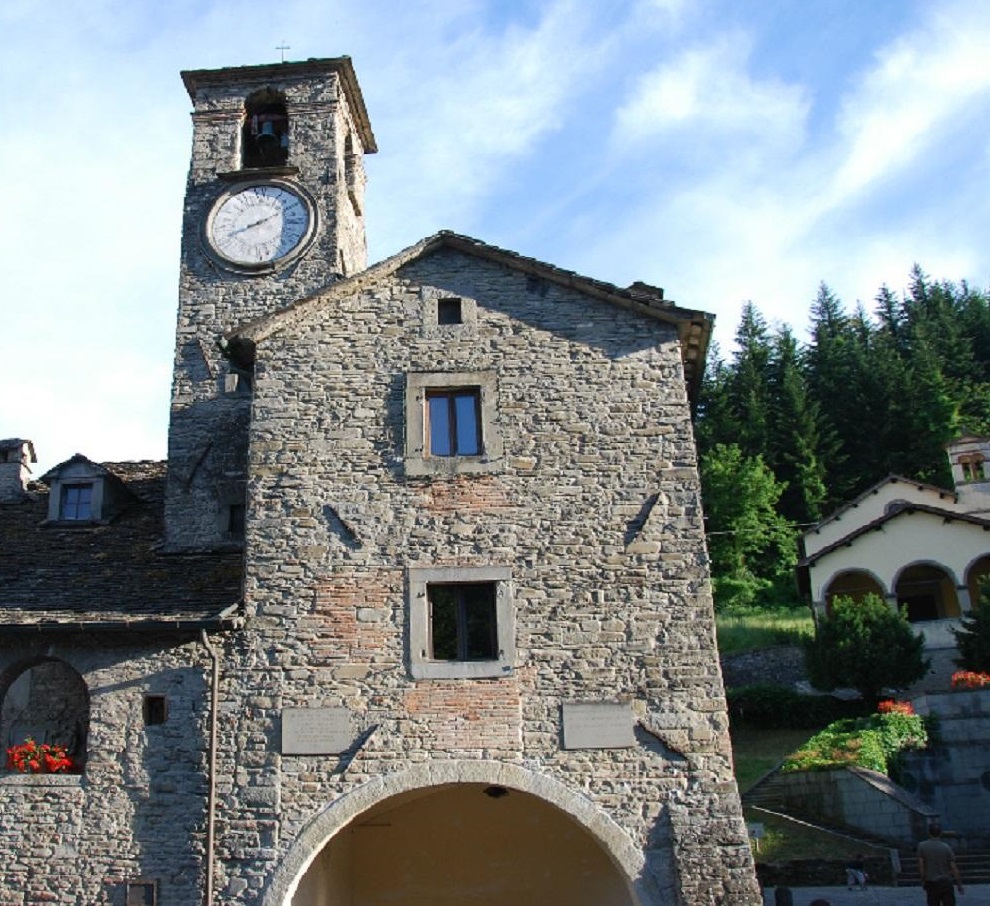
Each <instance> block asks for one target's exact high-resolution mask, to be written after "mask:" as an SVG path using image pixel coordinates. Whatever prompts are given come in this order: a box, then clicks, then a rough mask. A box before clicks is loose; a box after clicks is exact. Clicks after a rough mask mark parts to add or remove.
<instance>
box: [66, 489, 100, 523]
mask: <svg viewBox="0 0 990 906" xmlns="http://www.w3.org/2000/svg"><path fill="white" fill-rule="evenodd" d="M62 518H63V519H73V520H77V519H92V518H93V486H92V485H91V484H67V485H63V487H62Z"/></svg>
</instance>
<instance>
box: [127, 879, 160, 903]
mask: <svg viewBox="0 0 990 906" xmlns="http://www.w3.org/2000/svg"><path fill="white" fill-rule="evenodd" d="M126 903H127V906H158V882H157V881H145V880H139V881H128V882H127V901H126Z"/></svg>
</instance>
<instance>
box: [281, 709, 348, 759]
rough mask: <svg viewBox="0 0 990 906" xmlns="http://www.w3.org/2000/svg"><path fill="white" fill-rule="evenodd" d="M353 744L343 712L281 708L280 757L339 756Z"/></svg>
mask: <svg viewBox="0 0 990 906" xmlns="http://www.w3.org/2000/svg"><path fill="white" fill-rule="evenodd" d="M353 742H354V727H353V725H352V723H351V712H350V711H348V710H347V709H346V708H283V709H282V754H283V755H340V754H341V753H342V752H346V751H347V750H348V749H349V748H350V747H351V745H352V744H353Z"/></svg>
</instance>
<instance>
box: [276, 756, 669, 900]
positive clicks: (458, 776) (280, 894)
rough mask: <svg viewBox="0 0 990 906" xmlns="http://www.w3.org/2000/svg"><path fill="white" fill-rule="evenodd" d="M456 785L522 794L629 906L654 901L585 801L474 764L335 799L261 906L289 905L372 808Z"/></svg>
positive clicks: (628, 842)
mask: <svg viewBox="0 0 990 906" xmlns="http://www.w3.org/2000/svg"><path fill="white" fill-rule="evenodd" d="M458 784H473V785H478V784H483V785H490V786H493V787H503V788H505V789H507V790H509V791H510V792H511V791H513V790H516V791H519V792H522V793H528V794H530V795H531V796H533V797H535V798H537V799H539V800H541V801H542V802H543V803H545V804H547V805H550V806H553V807H555V808H556V809H558V810H560V811H561V812H563V813H564V814H565V815H567V816H568V817H569V818H570V819H571V820H572V821H573V822H575V823H576V824H577V825H578V826H579V827H580V828H582V829H583V830H584V831H585V832H586V833H587V834H588V835H589V836H590V837H591V838H592V839H593V840H594V841H595V842H596V843H597V844H598V846H599V847H600V848H601V850H602V852H603V853H604V854H605V855H606V856H607V857H608V860H609V861H610V862H611V864H612V866H613V867H614V868H615V870H616V871H617V872H618V873H619V875H620V876H621V877H622V879H623V881H624V884H625V887H626V889H627V892H628V894H629V901H630V902H631V903H633V904H640V903H642V904H647V903H655V902H657V901H658V900H657V897H656V887H655V884H654V883H653V881H652V879H651V878H650V876H649V873H648V872H647V871H646V869H645V859H644V856H643V853H642V851H641V850H640V849H639V848H638V847H637V846H636V845H635V844H634V842H633V841H632V839H631V838H630V837H629V835H628V834H627V833H626V832H625V831H624V830H623V829H622V828H621V827H619V825H618V824H616V823H615V821H613V820H612V819H611V818H610V817H609V816H608V815H607V814H605V813H604V812H603V811H602V810H601V809H600V808H598V807H597V806H596V805H595V804H594V803H592V802H591V800H589V799H588V798H587V797H585V796H582V795H581V794H580V793H578V792H577V791H575V790H573V789H571V788H569V787H567V786H565V785H564V784H563V783H560V782H559V781H557V780H554V779H552V778H549V777H547V776H545V775H542V774H537V773H535V772H533V771H530V770H527V769H526V768H523V767H520V766H518V765H512V764H506V763H500V762H493V761H489V762H480V761H459V760H454V761H438V762H434V763H432V764H431V763H427V764H423V765H416V766H414V767H411V768H408V769H406V770H403V771H399V772H396V773H395V774H389V775H387V776H383V777H380V778H376V779H374V780H371V781H369V782H368V783H366V784H364V785H362V786H360V787H358V788H357V789H354V790H352V791H351V792H349V793H347V794H345V795H344V796H341V797H340V798H339V799H336V800H335V801H334V802H332V803H330V804H329V805H327V806H326V807H325V808H324V809H323V810H322V811H320V812H319V814H317V815H316V816H315V817H314V818H313V819H312V820H311V821H310V822H309V824H308V825H307V826H306V827H305V828H304V829H303V830H302V832H301V833H300V834H299V835H298V837H297V838H296V840H295V841H294V843H293V844H292V846H291V847H290V849H289V851H288V853H287V854H286V856H285V858H284V859H283V860H282V862H281V863H280V865H279V867H278V868H277V869H276V871H275V873H274V875H273V877H272V881H271V884H270V885H269V887H268V890H267V892H266V894H265V897H264V899H263V901H262V903H263V906H289V904H290V903H291V902H292V897H293V895H294V894H295V892H296V889H297V887H298V886H299V883H300V881H301V880H302V879H303V876H304V875H305V874H306V872H307V870H308V869H309V868H310V866H311V865H312V864H313V862H314V860H315V859H316V858H317V857H318V856H319V855H320V853H322V852H323V850H324V848H325V847H326V846H327V845H328V844H329V843H330V842H331V840H332V839H333V838H334V837H335V836H336V835H337V834H338V833H339V832H340V831H342V830H343V829H344V828H346V827H347V826H348V825H349V824H351V822H352V821H354V820H355V819H357V818H359V817H360V816H361V815H363V814H365V813H367V812H368V811H369V810H371V809H373V808H374V807H375V806H378V805H381V804H383V803H386V802H387V801H388V800H391V799H395V798H396V797H401V796H402V795H403V794H413V793H416V792H421V793H424V794H426V793H428V792H429V791H430V790H431V789H439V788H443V787H450V786H454V785H458Z"/></svg>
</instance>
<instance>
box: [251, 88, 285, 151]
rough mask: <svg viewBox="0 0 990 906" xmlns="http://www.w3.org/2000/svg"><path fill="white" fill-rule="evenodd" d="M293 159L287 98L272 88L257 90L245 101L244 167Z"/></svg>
mask: <svg viewBox="0 0 990 906" xmlns="http://www.w3.org/2000/svg"><path fill="white" fill-rule="evenodd" d="M288 159H289V114H288V111H287V110H286V107H285V97H284V96H283V95H282V94H281V93H280V92H278V91H274V90H273V89H271V88H264V89H262V90H261V91H256V92H255V93H254V94H252V95H251V96H250V97H249V98H248V99H247V100H246V101H245V103H244V128H243V130H242V133H241V166H242V167H244V168H245V169H251V168H255V167H279V166H282V165H283V164H285V163H286V161H288Z"/></svg>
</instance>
